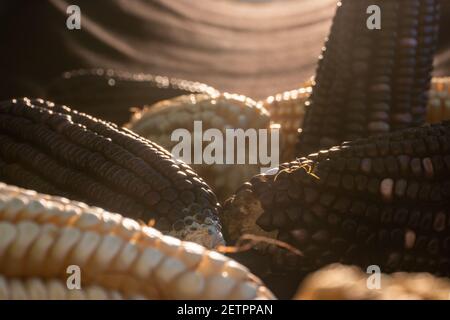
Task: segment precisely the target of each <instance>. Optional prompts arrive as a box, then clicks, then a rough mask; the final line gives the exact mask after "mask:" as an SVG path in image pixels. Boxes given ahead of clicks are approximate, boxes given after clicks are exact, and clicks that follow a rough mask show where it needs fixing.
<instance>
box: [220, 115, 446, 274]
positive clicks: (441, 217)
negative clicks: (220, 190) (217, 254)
mask: <svg viewBox="0 0 450 320" xmlns="http://www.w3.org/2000/svg"><path fill="white" fill-rule="evenodd" d="M269 173H270V174H272V175H258V176H255V177H254V178H252V179H251V180H250V182H247V183H245V184H244V185H243V186H242V187H241V188H240V189H239V190H238V192H237V193H236V195H235V196H233V197H232V198H231V199H229V200H228V201H227V202H226V203H225V206H224V215H223V219H222V223H223V225H224V228H225V230H226V233H225V234H226V235H227V236H228V237H229V238H230V240H232V241H234V240H236V239H238V238H239V237H240V236H241V235H242V234H245V233H252V234H260V235H261V234H262V235H265V236H272V237H274V236H277V238H278V239H279V240H281V241H284V242H287V243H290V244H292V245H294V246H295V247H296V248H298V249H299V250H300V251H301V252H302V253H303V256H298V255H293V254H290V253H289V254H286V255H282V254H281V253H280V251H279V250H276V251H272V252H270V254H272V255H273V257H274V262H275V265H276V266H280V267H282V268H286V269H295V270H303V271H311V270H316V269H317V268H319V267H322V266H324V265H325V264H328V263H332V262H344V263H351V264H357V265H361V266H368V265H371V264H376V265H379V266H380V267H382V270H383V271H385V272H393V271H398V270H404V271H427V272H432V273H436V274H442V275H448V274H450V231H449V230H450V229H449V228H450V122H447V123H443V124H439V125H427V126H425V127H420V128H413V129H405V130H400V131H397V132H395V133H391V134H385V135H379V136H375V137H370V138H367V139H361V140H356V141H354V142H350V143H344V144H342V145H341V146H338V147H333V148H331V149H329V150H323V151H320V152H319V153H316V154H311V155H309V156H308V157H306V158H300V159H298V160H296V161H293V162H291V163H288V164H283V165H281V166H280V168H279V170H278V171H277V172H275V171H274V172H269Z"/></svg>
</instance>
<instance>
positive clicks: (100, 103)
mask: <svg viewBox="0 0 450 320" xmlns="http://www.w3.org/2000/svg"><path fill="white" fill-rule="evenodd" d="M216 92H217V91H216V90H215V89H214V88H212V87H210V86H208V85H205V84H203V83H199V82H193V81H187V80H181V79H176V78H168V77H164V76H155V75H150V74H132V73H129V72H121V71H114V70H105V69H81V70H74V71H70V72H65V73H64V74H63V75H62V76H61V78H58V79H56V80H54V81H53V82H52V84H51V85H50V86H49V88H48V89H47V98H48V99H49V100H51V101H54V102H56V103H64V104H67V105H70V106H71V107H73V108H74V109H77V110H80V111H83V112H86V113H89V114H92V115H93V116H96V117H99V118H101V119H105V120H107V121H112V122H114V123H118V124H123V123H125V122H126V121H128V119H129V117H130V108H131V107H137V106H141V105H143V104H151V103H154V102H157V101H160V100H163V99H169V98H172V97H176V96H179V95H182V94H189V93H205V94H215V93H216Z"/></svg>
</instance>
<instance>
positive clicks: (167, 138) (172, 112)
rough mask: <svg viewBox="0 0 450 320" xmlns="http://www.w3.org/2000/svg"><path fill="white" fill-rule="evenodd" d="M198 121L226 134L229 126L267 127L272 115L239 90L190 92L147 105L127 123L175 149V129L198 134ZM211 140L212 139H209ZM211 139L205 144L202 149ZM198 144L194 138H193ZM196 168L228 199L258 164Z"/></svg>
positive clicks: (169, 148)
mask: <svg viewBox="0 0 450 320" xmlns="http://www.w3.org/2000/svg"><path fill="white" fill-rule="evenodd" d="M194 121H201V122H202V130H203V131H206V130H208V129H218V130H220V131H221V133H222V134H223V136H224V137H225V130H226V129H228V128H231V129H237V128H241V129H244V130H247V129H249V128H254V129H267V128H268V127H269V123H270V120H269V115H268V113H267V111H266V110H265V109H264V108H262V107H261V106H260V105H259V104H257V103H256V102H255V101H253V100H251V99H249V98H246V97H244V96H240V95H235V94H228V93H225V94H221V95H215V96H208V95H187V96H181V97H178V98H174V99H171V100H166V101H161V102H159V103H157V104H155V105H153V106H150V107H144V108H143V109H142V110H141V111H139V112H137V113H135V114H134V116H133V118H132V119H131V121H130V123H128V124H127V127H128V128H129V129H130V130H132V131H134V132H136V133H138V134H139V135H142V136H143V137H146V138H148V139H149V140H151V141H155V142H156V143H158V144H160V145H161V146H163V147H165V148H167V149H168V150H172V148H173V147H174V146H175V145H176V144H178V141H172V140H171V135H172V132H174V130H176V129H180V128H184V129H187V130H188V131H189V132H190V133H191V134H192V135H193V134H194ZM208 143H209V142H208ZM208 143H204V144H203V148H202V150H203V149H204V148H205V146H206V145H207V144H208ZM192 144H194V139H192ZM192 168H193V169H194V170H195V172H197V173H198V174H199V175H200V176H201V177H202V178H203V179H205V181H206V182H207V183H208V184H209V185H210V186H211V187H212V188H213V190H214V191H215V193H216V194H217V195H218V197H219V199H221V200H225V199H226V198H227V197H229V196H230V195H231V194H232V193H233V191H234V190H236V188H237V187H239V185H241V184H242V183H243V182H245V181H246V180H248V179H250V178H251V177H252V176H253V175H255V174H257V173H258V172H259V170H260V166H259V165H258V164H238V165H230V164H206V163H201V164H192Z"/></svg>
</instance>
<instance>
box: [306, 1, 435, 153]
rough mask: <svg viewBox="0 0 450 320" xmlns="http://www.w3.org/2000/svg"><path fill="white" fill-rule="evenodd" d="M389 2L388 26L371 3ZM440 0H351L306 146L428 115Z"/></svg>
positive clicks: (322, 75)
mask: <svg viewBox="0 0 450 320" xmlns="http://www.w3.org/2000/svg"><path fill="white" fill-rule="evenodd" d="M370 5H378V6H379V7H380V9H381V30H369V29H368V28H367V26H366V20H367V18H368V17H369V16H368V15H367V14H366V10H367V8H368V7H369V6H370ZM438 16H439V0H397V1H391V0H376V1H372V0H361V1H353V0H343V1H342V2H340V3H339V6H338V9H337V12H336V15H335V18H334V21H333V26H332V28H331V32H330V35H329V39H328V40H327V42H326V45H325V48H324V51H323V54H322V56H321V57H320V60H319V65H318V70H317V74H316V79H315V81H316V84H315V86H314V87H313V91H312V94H311V99H310V101H309V102H308V108H307V110H306V115H305V119H304V124H303V128H302V129H303V131H302V133H301V134H300V140H299V154H300V155H302V156H304V155H308V154H309V153H311V152H316V151H318V150H321V149H324V148H325V149H326V148H329V147H332V146H334V145H337V144H339V143H341V142H343V141H351V140H355V139H358V138H363V137H367V136H369V135H372V134H379V133H386V132H389V131H394V130H397V129H402V128H406V127H412V126H417V125H420V124H422V123H424V121H425V113H426V111H425V108H426V101H427V91H428V89H429V82H430V79H431V71H432V61H433V56H434V52H435V49H436V39H437V33H438V32H437V31H438Z"/></svg>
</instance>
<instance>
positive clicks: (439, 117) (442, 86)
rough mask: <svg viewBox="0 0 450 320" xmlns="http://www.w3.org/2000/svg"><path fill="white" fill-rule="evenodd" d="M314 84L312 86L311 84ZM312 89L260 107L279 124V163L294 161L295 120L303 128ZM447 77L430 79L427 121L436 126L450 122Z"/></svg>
mask: <svg viewBox="0 0 450 320" xmlns="http://www.w3.org/2000/svg"><path fill="white" fill-rule="evenodd" d="M311 84H313V83H311ZM310 93H311V87H310V86H309V85H305V86H303V87H302V88H300V89H297V90H292V91H286V92H284V93H281V94H277V95H275V96H271V97H268V98H267V99H266V100H265V101H264V102H263V105H264V107H265V108H266V109H267V111H269V113H270V120H271V122H272V123H276V124H278V125H280V140H281V141H280V144H281V146H280V148H281V151H280V153H281V161H282V162H285V161H291V160H292V159H294V158H295V154H296V146H297V138H298V128H297V125H298V121H299V120H300V128H301V127H302V126H303V116H304V114H305V109H306V108H305V102H306V101H307V100H308V99H309V96H310ZM449 93H450V77H449V78H440V77H435V78H433V79H432V86H431V90H430V93H429V95H430V99H429V101H428V106H427V122H428V123H437V122H441V121H444V120H450V95H449Z"/></svg>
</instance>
